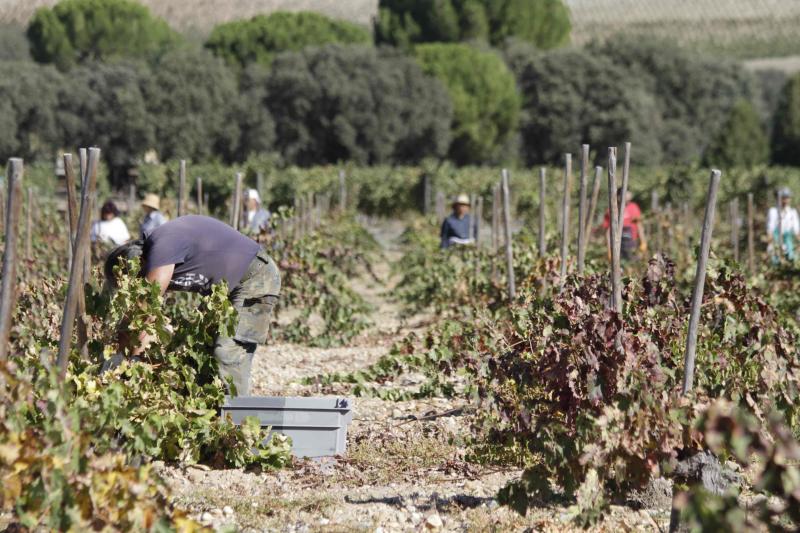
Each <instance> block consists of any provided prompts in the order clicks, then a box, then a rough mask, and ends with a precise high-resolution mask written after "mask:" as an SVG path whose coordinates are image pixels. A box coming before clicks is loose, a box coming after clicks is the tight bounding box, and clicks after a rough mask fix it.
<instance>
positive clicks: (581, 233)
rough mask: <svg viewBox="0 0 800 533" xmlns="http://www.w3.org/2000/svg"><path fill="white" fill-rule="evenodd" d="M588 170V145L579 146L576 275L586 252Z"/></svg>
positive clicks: (580, 268) (581, 271) (579, 273)
mask: <svg viewBox="0 0 800 533" xmlns="http://www.w3.org/2000/svg"><path fill="white" fill-rule="evenodd" d="M588 172H589V145H588V144H584V145H582V146H581V183H580V191H579V194H580V200H579V203H578V275H581V276H582V275H583V263H584V260H585V256H584V254H585V253H586V194H587V193H586V182H587V180H588V176H587V174H588Z"/></svg>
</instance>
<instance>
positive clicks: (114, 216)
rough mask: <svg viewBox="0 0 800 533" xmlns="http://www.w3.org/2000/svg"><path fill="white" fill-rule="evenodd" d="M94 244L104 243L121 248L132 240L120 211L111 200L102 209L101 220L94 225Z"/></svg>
mask: <svg viewBox="0 0 800 533" xmlns="http://www.w3.org/2000/svg"><path fill="white" fill-rule="evenodd" d="M91 237H92V242H98V241H99V242H103V243H108V244H113V245H114V246H119V245H120V244H124V243H126V242H128V241H129V240H131V234H130V233H128V227H127V226H126V225H125V222H124V221H123V220H122V219H121V218H120V217H119V209H117V206H116V205H115V204H114V202H112V201H111V200H109V201H107V202H106V203H104V204H103V207H101V208H100V220H97V221H95V222H94V223H93V224H92V233H91Z"/></svg>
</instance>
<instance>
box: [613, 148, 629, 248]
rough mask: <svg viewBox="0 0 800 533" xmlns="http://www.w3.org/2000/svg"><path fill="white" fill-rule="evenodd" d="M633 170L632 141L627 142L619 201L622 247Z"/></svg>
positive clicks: (620, 241)
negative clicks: (629, 182)
mask: <svg viewBox="0 0 800 533" xmlns="http://www.w3.org/2000/svg"><path fill="white" fill-rule="evenodd" d="M616 157H617V149H616V148H614V158H615V159H616ZM630 171H631V143H625V160H624V161H623V163H622V199H621V200H620V201H619V205H618V206H617V208H618V209H619V226H618V228H619V243H618V244H617V246H619V247H620V250H621V249H622V248H621V247H622V227H623V223H624V222H625V204H627V203H628V202H627V196H628V177H629V175H630Z"/></svg>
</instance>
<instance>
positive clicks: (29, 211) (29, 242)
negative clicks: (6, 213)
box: [25, 187, 33, 261]
mask: <svg viewBox="0 0 800 533" xmlns="http://www.w3.org/2000/svg"><path fill="white" fill-rule="evenodd" d="M27 192H28V198H27V202H26V203H25V259H26V260H27V261H32V260H33V188H32V187H28V191H27Z"/></svg>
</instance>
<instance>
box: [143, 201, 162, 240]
mask: <svg viewBox="0 0 800 533" xmlns="http://www.w3.org/2000/svg"><path fill="white" fill-rule="evenodd" d="M160 206H161V202H160V200H159V198H158V195H157V194H153V193H147V194H145V195H144V200H142V211H144V218H143V219H142V223H141V224H140V225H139V234H140V235H141V236H142V238H146V237H147V236H148V235H150V234H151V233H153V230H154V229H156V228H157V227H159V226H161V225H162V224H165V223H166V222H167V220H169V219H168V218H167V217H166V216H164V214H163V213H162V212H161V211H160Z"/></svg>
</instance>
